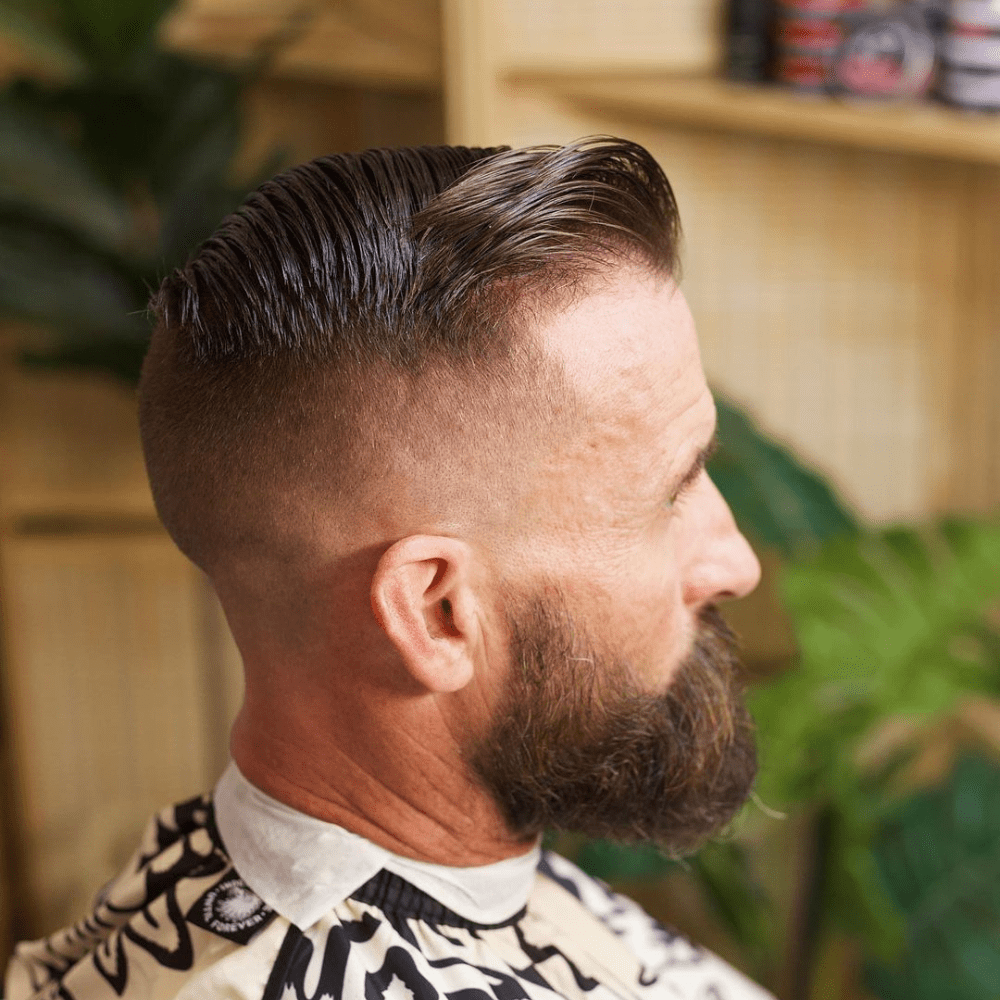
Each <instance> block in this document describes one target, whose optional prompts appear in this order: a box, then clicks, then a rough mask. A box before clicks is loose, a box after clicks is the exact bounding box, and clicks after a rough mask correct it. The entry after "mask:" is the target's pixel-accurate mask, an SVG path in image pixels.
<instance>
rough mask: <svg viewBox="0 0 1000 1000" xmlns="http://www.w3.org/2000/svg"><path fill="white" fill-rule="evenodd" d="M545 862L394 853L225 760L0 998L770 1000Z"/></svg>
mask: <svg viewBox="0 0 1000 1000" xmlns="http://www.w3.org/2000/svg"><path fill="white" fill-rule="evenodd" d="M769 996H770V994H768V993H766V992H765V991H763V990H762V989H761V988H760V987H759V986H756V985H755V984H754V983H752V982H751V981H750V980H749V979H747V978H746V977H744V976H743V975H741V974H740V973H739V972H737V971H736V970H734V969H732V968H731V967H730V966H728V965H726V964H725V963H724V962H722V961H721V960H720V959H718V958H716V957H715V956H714V955H711V954H709V953H708V952H705V951H703V950H701V949H700V948H697V947H695V946H693V945H691V944H689V943H688V942H687V941H686V940H685V939H684V938H682V937H680V936H678V935H676V934H673V933H671V932H670V931H668V930H666V929H664V928H663V927H662V926H660V925H659V924H657V923H656V922H655V921H654V920H653V919H652V918H651V917H649V916H648V915H647V914H646V913H645V912H644V911H643V910H642V909H641V908H640V907H638V906H637V905H636V904H635V903H633V902H631V901H630V900H628V899H625V898H624V897H622V896H619V895H617V894H615V893H613V892H611V891H610V890H609V889H607V888H606V887H605V886H604V885H602V884H601V883H600V882H597V881H595V880H594V879H592V878H590V877H588V876H587V875H585V874H584V873H583V872H581V871H580V870H579V869H578V868H576V867H575V866H574V865H572V864H571V863H570V862H568V861H566V860H565V859H563V858H560V857H559V856H558V855H555V854H551V853H548V852H542V851H540V850H538V849H537V848H536V849H535V850H534V851H532V852H531V853H529V854H528V855H525V856H523V857H520V858H513V859H511V860H508V861H502V862H499V863H498V864H493V865H486V866H483V867H481V868H446V867H442V866H437V865H429V864H421V863H419V862H415V861H412V860H409V859H407V858H402V857H399V856H398V855H393V854H390V853H389V852H387V851H385V850H383V849H382V848H379V847H377V846H376V845H374V844H372V843H371V842H369V841H366V840H363V839H362V838H360V837H356V836H355V835H353V834H350V833H348V832H347V831H345V830H342V829H341V828H339V827H336V826H333V825H332V824H329V823H324V822H322V821H320V820H317V819H314V818H312V817H309V816H305V815H303V814H302V813H299V812H296V811H295V810H293V809H290V808H288V807H287V806H284V805H282V804H281V803H279V802H277V801H275V800H274V799H271V798H270V797H269V796H267V795H264V793H263V792H261V791H259V790H258V789H256V788H255V787H254V786H252V785H251V784H250V783H249V782H248V781H246V779H245V778H244V777H243V776H242V775H241V774H240V772H239V771H238V770H237V769H236V767H235V765H230V767H229V769H228V770H227V771H226V773H225V775H224V776H223V777H222V779H221V780H220V782H219V784H218V785H217V786H216V789H215V792H214V794H213V795H212V796H211V797H208V796H205V797H199V798H196V799H193V800H191V801H189V802H185V803H182V804H181V805H178V806H174V807H172V808H170V809H166V810H164V811H163V812H162V813H161V814H160V815H159V816H157V817H156V818H155V819H154V820H153V822H152V823H151V824H150V826H149V828H148V829H147V831H146V834H145V836H144V839H143V842H142V844H141V846H140V848H139V850H138V852H137V853H136V855H135V857H134V858H133V860H132V862H131V863H130V864H129V866H128V867H127V868H126V870H125V871H124V872H123V873H122V874H121V875H120V876H119V877H118V878H117V879H115V880H114V881H113V882H112V883H111V884H110V885H108V886H107V887H106V888H105V889H104V890H103V891H102V893H101V894H100V895H99V897H98V900H97V903H96V906H95V908H94V910H93V912H92V913H90V914H89V915H88V916H87V917H86V918H84V919H83V920H81V921H80V922H79V923H78V924H76V925H75V926H74V927H72V928H69V929H68V930H65V931H61V932H59V933H58V934H54V935H53V936H52V937H49V938H46V939H44V940H41V941H33V942H27V943H23V944H21V945H19V946H18V948H17V950H16V952H15V954H14V957H13V958H12V959H11V961H10V964H9V965H8V968H7V973H6V976H5V991H4V997H5V998H6V1000H56V998H60V1000H117V998H123V1000H140V998H142V1000H169V998H179V1000H180V998H183V1000H194V998H199V1000H201V998H204V1000H212V998H219V1000H223V998H225V1000H439V998H445V1000H556V998H559V997H564V998H568V1000H681V998H698V1000H766V998H767V997H769Z"/></svg>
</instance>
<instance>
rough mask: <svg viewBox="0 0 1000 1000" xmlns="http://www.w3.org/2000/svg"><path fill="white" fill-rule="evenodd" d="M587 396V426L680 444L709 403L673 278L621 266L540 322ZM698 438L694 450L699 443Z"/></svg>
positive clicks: (703, 418)
mask: <svg viewBox="0 0 1000 1000" xmlns="http://www.w3.org/2000/svg"><path fill="white" fill-rule="evenodd" d="M540 332H541V335H542V337H543V340H544V343H545V346H546V349H547V350H548V351H550V352H551V353H552V354H554V355H555V356H556V357H558V358H559V359H560V360H561V361H562V363H563V365H564V367H565V369H566V372H567V375H568V376H569V378H570V380H571V382H572V383H573V384H574V386H575V387H576V388H577V389H578V390H579V392H580V394H581V396H582V397H583V399H585V400H586V401H587V403H588V404H590V405H589V406H588V411H589V416H590V417H591V418H592V423H593V425H594V429H595V430H596V429H597V428H598V426H600V425H602V424H604V425H607V426H606V427H605V430H607V431H610V429H611V425H612V424H617V425H618V430H619V431H620V432H621V433H623V434H627V433H633V434H643V435H647V434H651V435H656V436H662V437H663V439H664V440H663V442H662V444H663V446H665V447H669V446H670V444H671V441H672V444H673V445H674V447H675V448H676V449H680V448H682V446H683V441H682V439H683V438H685V437H687V436H689V435H691V434H694V435H697V434H698V433H699V432H700V431H701V430H703V429H704V428H702V426H701V425H703V424H707V433H708V435H710V434H711V429H712V423H713V421H714V416H715V413H714V406H713V404H712V399H711V394H710V393H709V390H708V386H707V384H706V382H705V375H704V371H703V370H702V365H701V356H700V353H699V350H698V339H697V336H696V333H695V326H694V320H693V319H692V317H691V312H690V310H689V309H688V305H687V302H686V301H685V299H684V296H683V294H682V293H681V291H680V289H679V288H678V287H677V285H676V284H675V283H674V281H673V280H671V279H669V278H666V277H661V276H657V275H653V274H650V273H649V272H648V271H646V270H645V269H641V268H633V267H623V268H621V269H619V270H616V271H614V272H611V273H609V274H606V275H603V276H601V277H600V278H599V279H597V280H596V281H594V282H593V283H592V284H591V285H590V286H589V287H588V288H587V290H586V292H585V293H583V294H581V295H579V296H578V297H577V298H576V299H575V300H574V301H573V302H572V303H571V304H569V305H568V306H566V307H565V308H563V309H561V310H559V311H558V312H557V313H555V314H554V315H552V316H550V317H548V320H547V321H546V322H543V323H542V324H541V326H540ZM704 444H705V441H701V442H699V443H698V444H697V446H696V447H701V446H703V445H704Z"/></svg>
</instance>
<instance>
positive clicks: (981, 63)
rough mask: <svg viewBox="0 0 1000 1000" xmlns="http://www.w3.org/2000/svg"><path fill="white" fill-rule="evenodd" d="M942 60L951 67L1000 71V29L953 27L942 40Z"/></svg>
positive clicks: (967, 26) (969, 26)
mask: <svg viewBox="0 0 1000 1000" xmlns="http://www.w3.org/2000/svg"><path fill="white" fill-rule="evenodd" d="M941 58H942V59H944V61H945V62H946V63H948V64H949V65H951V66H976V67H980V68H982V69H998V70H1000V29H993V28H984V27H978V26H976V27H973V26H971V25H964V24H963V25H955V26H952V28H951V29H950V30H949V31H948V32H947V33H946V34H945V36H944V38H943V40H942V44H941Z"/></svg>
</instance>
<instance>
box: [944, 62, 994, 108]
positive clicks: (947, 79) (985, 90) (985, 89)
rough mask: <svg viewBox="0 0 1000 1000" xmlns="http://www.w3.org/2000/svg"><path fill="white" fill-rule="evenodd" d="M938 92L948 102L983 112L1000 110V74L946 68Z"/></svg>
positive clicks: (987, 71)
mask: <svg viewBox="0 0 1000 1000" xmlns="http://www.w3.org/2000/svg"><path fill="white" fill-rule="evenodd" d="M938 91H939V93H940V95H941V97H943V98H944V99H945V100H946V101H949V102H950V103H952V104H958V105H960V106H962V107H963V108H970V109H973V110H981V111H994V110H997V109H1000V73H993V72H990V71H989V70H985V71H984V70H978V69H962V68H956V67H946V68H945V69H944V70H943V71H942V72H941V79H940V82H939V84H938Z"/></svg>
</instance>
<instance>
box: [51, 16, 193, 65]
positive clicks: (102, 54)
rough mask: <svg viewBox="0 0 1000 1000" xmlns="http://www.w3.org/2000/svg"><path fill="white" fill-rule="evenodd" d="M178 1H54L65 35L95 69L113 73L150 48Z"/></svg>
mask: <svg viewBox="0 0 1000 1000" xmlns="http://www.w3.org/2000/svg"><path fill="white" fill-rule="evenodd" d="M175 2H176V0H128V2H127V3H125V2H121V0H119V2H115V3H109V2H108V0H52V6H53V7H55V8H56V11H57V14H58V17H59V20H60V24H61V27H62V30H63V32H64V33H65V35H66V37H67V38H69V39H71V40H72V43H73V46H74V48H76V50H77V51H79V52H81V53H83V54H85V56H86V58H87V60H88V62H89V63H90V65H91V67H92V69H93V70H95V71H97V72H109V71H111V72H114V71H117V70H119V69H120V68H121V67H123V66H124V65H126V64H127V63H128V62H129V61H130V60H132V59H134V58H135V57H136V56H138V55H140V54H142V53H144V52H145V51H146V50H148V49H149V48H150V47H151V46H152V44H153V42H154V36H155V31H156V28H157V26H158V25H159V23H160V21H161V20H162V19H163V17H164V15H165V14H166V12H167V11H168V10H169V9H170V8H171V7H173V6H174V4H175Z"/></svg>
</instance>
